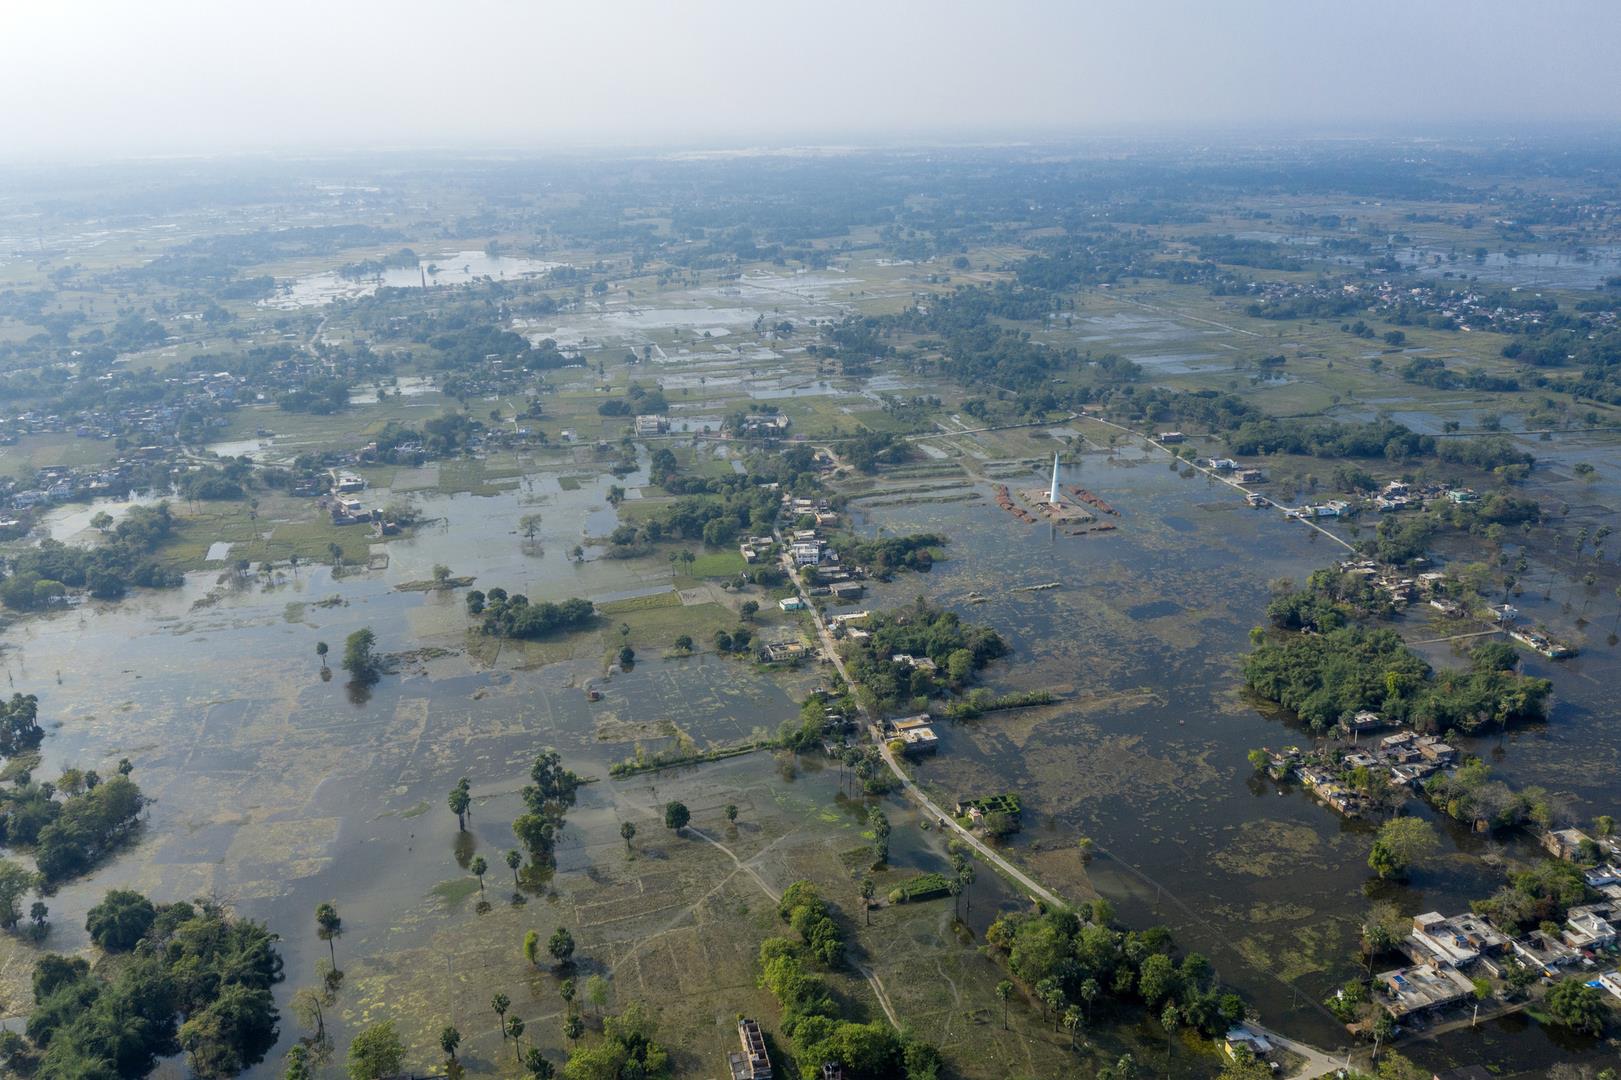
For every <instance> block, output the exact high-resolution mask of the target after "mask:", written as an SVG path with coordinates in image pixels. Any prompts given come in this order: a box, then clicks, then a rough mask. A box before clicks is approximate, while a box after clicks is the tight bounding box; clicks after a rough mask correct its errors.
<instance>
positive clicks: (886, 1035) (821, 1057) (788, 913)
mask: <svg viewBox="0 0 1621 1080" xmlns="http://www.w3.org/2000/svg"><path fill="white" fill-rule="evenodd" d="M777 913H778V915H779V916H780V917H781V918H782V920H783V921H784V922H785V923H788V924H789V925H790V926H791V927H793V929H794V931H795V933H797V934H798V935H799V937H800V942H799V943H795V942H794V941H792V940H790V939H788V938H782V937H774V938H767V939H766V940H765V941H764V942H763V943H762V944H761V945H760V968H761V972H760V985H761V986H763V987H765V988H766V989H767V990H769V991H770V992H771V995H772V996H773V997H774V998H776V999H777V1004H778V1005H779V1006H781V1008H782V1031H783V1034H785V1035H786V1036H787V1037H788V1038H789V1039H791V1040H792V1041H793V1055H794V1058H795V1060H796V1061H797V1062H798V1063H799V1068H800V1072H801V1073H802V1074H803V1075H805V1076H814V1075H820V1073H821V1069H822V1066H823V1065H824V1064H826V1063H828V1062H836V1063H838V1064H839V1065H841V1066H843V1068H844V1070H845V1075H847V1076H850V1077H853V1078H859V1080H878V1078H890V1077H904V1078H906V1080H936V1078H937V1077H939V1075H940V1071H941V1061H940V1055H939V1052H938V1051H936V1050H935V1049H934V1047H932V1046H930V1045H929V1044H927V1043H923V1042H919V1041H917V1040H915V1039H913V1038H911V1037H910V1036H907V1035H902V1034H898V1033H897V1032H896V1031H895V1030H894V1029H893V1028H891V1027H890V1026H889V1025H888V1024H885V1023H858V1022H856V1021H853V1020H848V1019H845V1018H843V1017H842V1016H841V1015H840V1008H839V1004H838V1002H837V1000H836V999H835V997H834V995H833V991H832V988H831V987H829V986H828V983H827V980H826V979H824V978H822V977H821V976H820V975H818V974H816V972H815V970H814V969H813V968H814V966H816V965H819V966H821V967H823V968H833V967H836V966H837V965H838V964H840V963H842V961H843V955H844V945H843V938H842V935H841V933H840V931H839V928H838V925H837V923H836V922H835V921H834V919H833V917H832V912H831V909H830V908H829V907H828V905H827V902H826V901H825V900H823V899H822V897H821V896H820V895H819V894H818V892H817V890H816V887H815V886H814V885H812V884H811V883H810V882H808V881H796V882H794V884H792V885H790V886H789V887H788V890H787V891H786V892H785V893H783V897H782V902H781V903H780V904H778V906H777Z"/></svg>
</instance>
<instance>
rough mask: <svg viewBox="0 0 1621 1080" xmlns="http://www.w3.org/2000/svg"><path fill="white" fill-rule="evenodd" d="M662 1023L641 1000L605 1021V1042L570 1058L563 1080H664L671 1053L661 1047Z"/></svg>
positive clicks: (603, 1035)
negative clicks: (660, 1033) (659, 1039)
mask: <svg viewBox="0 0 1621 1080" xmlns="http://www.w3.org/2000/svg"><path fill="white" fill-rule="evenodd" d="M657 1036H658V1023H657V1022H656V1021H655V1020H654V1018H653V1014H652V1013H651V1012H650V1011H649V1010H648V1008H647V1007H646V1006H645V1005H643V1004H642V1003H641V1002H639V1001H633V1002H631V1003H630V1004H629V1005H627V1006H626V1007H625V1011H624V1012H622V1013H620V1014H619V1015H618V1016H609V1017H606V1018H604V1020H603V1021H602V1041H601V1042H599V1043H595V1044H593V1045H591V1046H582V1047H578V1048H577V1049H575V1051H574V1052H573V1053H572V1054H570V1055H569V1059H568V1062H567V1064H565V1065H564V1066H563V1080H631V1078H633V1077H634V1078H636V1080H663V1078H665V1077H668V1076H669V1075H670V1071H671V1068H670V1053H669V1051H668V1050H666V1049H665V1048H664V1047H663V1046H661V1045H659V1042H658V1039H657Z"/></svg>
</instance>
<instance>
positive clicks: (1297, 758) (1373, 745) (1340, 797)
mask: <svg viewBox="0 0 1621 1080" xmlns="http://www.w3.org/2000/svg"><path fill="white" fill-rule="evenodd" d="M1389 726H1390V725H1389V724H1388V723H1386V722H1385V720H1384V719H1383V718H1382V717H1380V716H1379V715H1378V714H1377V713H1373V712H1368V711H1363V712H1359V713H1357V714H1356V715H1355V716H1354V717H1351V718H1350V719H1348V720H1347V721H1345V723H1344V724H1342V725H1341V729H1342V730H1344V731H1347V732H1348V733H1350V734H1351V735H1353V736H1354V737H1359V736H1360V735H1362V734H1366V733H1369V732H1373V731H1377V730H1380V729H1382V728H1386V727H1389ZM1457 760H1458V751H1457V749H1456V748H1455V747H1452V746H1450V745H1448V744H1447V743H1446V742H1444V741H1442V740H1441V739H1440V738H1438V737H1437V736H1434V735H1419V734H1417V733H1416V732H1412V731H1398V732H1396V733H1394V734H1391V735H1386V736H1385V737H1383V738H1381V739H1379V740H1377V741H1370V742H1368V743H1366V744H1358V745H1354V746H1351V747H1350V748H1348V749H1344V750H1343V751H1341V750H1333V749H1323V750H1315V751H1310V752H1307V751H1303V750H1301V749H1300V748H1299V747H1297V746H1290V747H1285V748H1284V749H1283V750H1280V751H1278V752H1276V753H1269V754H1268V756H1267V771H1268V772H1269V773H1270V774H1271V775H1272V776H1273V777H1275V778H1277V779H1279V780H1282V779H1285V778H1288V777H1290V776H1293V777H1294V778H1296V779H1297V780H1299V781H1300V784H1301V786H1302V787H1304V788H1305V789H1306V790H1308V791H1310V792H1311V793H1312V794H1313V795H1315V796H1317V797H1318V798H1319V799H1321V800H1322V801H1323V802H1325V803H1327V804H1328V805H1329V806H1330V807H1332V808H1333V809H1335V810H1337V811H1339V812H1340V813H1341V814H1344V815H1345V816H1346V817H1360V816H1361V815H1363V814H1365V813H1368V812H1369V811H1372V810H1376V809H1378V808H1377V807H1374V806H1373V805H1372V804H1371V802H1370V801H1369V798H1368V795H1367V794H1366V793H1365V792H1364V791H1362V790H1360V789H1359V788H1358V787H1356V786H1355V785H1354V784H1353V783H1352V782H1351V780H1350V776H1351V774H1352V773H1353V772H1354V771H1355V770H1357V769H1367V770H1369V771H1370V772H1372V771H1378V770H1382V771H1384V772H1387V773H1388V774H1389V776H1390V781H1391V783H1392V784H1393V785H1395V786H1396V787H1397V788H1398V789H1416V788H1417V787H1418V785H1419V784H1421V783H1423V781H1424V780H1426V779H1427V778H1428V777H1429V776H1430V775H1431V774H1433V773H1435V772H1437V771H1439V770H1441V769H1444V768H1448V767H1450V766H1452V765H1454V764H1456V763H1457Z"/></svg>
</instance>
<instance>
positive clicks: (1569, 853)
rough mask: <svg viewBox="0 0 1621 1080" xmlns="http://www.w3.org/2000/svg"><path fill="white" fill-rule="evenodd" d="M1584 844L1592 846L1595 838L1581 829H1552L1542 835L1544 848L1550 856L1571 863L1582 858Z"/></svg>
mask: <svg viewBox="0 0 1621 1080" xmlns="http://www.w3.org/2000/svg"><path fill="white" fill-rule="evenodd" d="M1584 842H1585V843H1587V844H1592V843H1593V838H1592V837H1590V836H1588V835H1587V834H1586V833H1584V832H1582V830H1580V829H1550V830H1549V831H1547V832H1545V833H1543V834H1542V846H1543V847H1544V848H1546V849H1547V851H1548V854H1550V855H1552V856H1554V857H1555V858H1557V859H1568V860H1570V861H1571V862H1575V861H1576V859H1577V858H1578V857H1580V855H1581V852H1582V846H1583V843H1584Z"/></svg>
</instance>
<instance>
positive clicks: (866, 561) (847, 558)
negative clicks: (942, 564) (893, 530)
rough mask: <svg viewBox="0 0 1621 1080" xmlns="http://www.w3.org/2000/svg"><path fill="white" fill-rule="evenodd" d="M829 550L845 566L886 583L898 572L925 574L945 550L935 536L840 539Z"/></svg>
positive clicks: (943, 541)
mask: <svg viewBox="0 0 1621 1080" xmlns="http://www.w3.org/2000/svg"><path fill="white" fill-rule="evenodd" d="M832 546H833V549H834V550H835V551H837V552H838V553H839V560H840V562H842V563H843V564H844V565H846V566H860V567H863V568H865V569H866V571H867V573H869V574H870V575H872V576H873V577H875V578H878V579H879V580H880V581H888V580H889V579H890V578H891V577H893V576H894V575H895V573H896V572H897V571H899V570H918V571H927V570H928V569H929V568H930V567H932V566H933V565H934V552H935V551H937V550H939V549H940V548H943V547H945V546H946V538H945V537H943V536H940V535H939V534H937V533H913V534H911V535H909V536H878V537H873V538H872V539H870V540H869V539H864V538H862V537H858V536H849V535H840V536H836V537H834V538H833V541H832Z"/></svg>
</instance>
